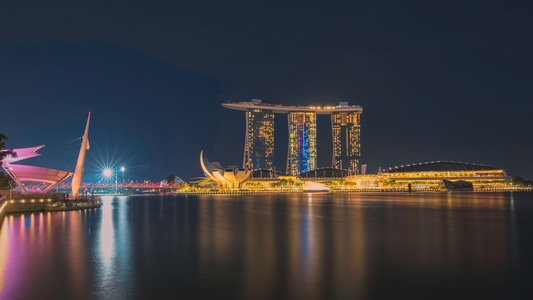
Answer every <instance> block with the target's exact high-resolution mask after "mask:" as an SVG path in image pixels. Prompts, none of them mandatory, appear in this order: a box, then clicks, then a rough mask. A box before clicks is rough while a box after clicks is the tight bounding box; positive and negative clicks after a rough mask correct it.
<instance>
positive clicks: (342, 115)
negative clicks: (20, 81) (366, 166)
mask: <svg viewBox="0 0 533 300" xmlns="http://www.w3.org/2000/svg"><path fill="white" fill-rule="evenodd" d="M339 106H340V107H348V102H341V103H340V104H339ZM331 132H332V136H333V167H334V168H337V169H345V170H350V171H355V172H356V173H364V172H360V171H361V170H359V169H360V168H359V159H360V157H361V112H360V111H343V112H336V113H333V114H331Z"/></svg>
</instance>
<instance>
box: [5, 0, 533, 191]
mask: <svg viewBox="0 0 533 300" xmlns="http://www.w3.org/2000/svg"><path fill="white" fill-rule="evenodd" d="M187 2H190V3H179V2H178V1H83V2H81V1H14V0H13V1H7V0H0V101H1V103H2V114H1V115H0V133H4V134H5V135H7V136H8V137H9V140H7V141H6V147H7V148H24V147H31V146H37V145H41V144H45V145H46V147H44V148H43V149H41V150H40V151H39V153H41V154H42V156H41V157H37V158H33V159H31V160H26V161H24V162H21V163H24V164H32V165H38V166H42V167H48V168H55V169H62V170H70V171H73V169H74V166H75V163H76V158H77V155H78V151H79V145H80V143H81V141H80V140H79V139H78V138H79V137H81V135H82V134H83V130H84V127H85V122H86V119H87V113H88V112H89V111H90V112H91V113H92V115H91V125H90V132H89V141H90V144H91V150H90V151H89V152H88V157H87V161H86V169H85V175H84V180H86V179H87V180H91V181H92V180H96V179H97V177H98V175H97V174H98V172H99V170H100V169H101V168H102V167H103V166H104V165H110V166H112V167H115V168H118V167H120V166H122V165H123V166H125V168H126V171H125V173H126V178H129V179H133V180H144V179H149V180H152V181H159V180H161V179H164V178H166V177H167V176H168V175H171V174H173V175H177V176H179V177H181V178H182V179H184V180H186V181H187V180H191V179H192V178H194V177H198V176H202V175H203V174H202V171H201V168H200V164H199V154H200V151H201V150H202V149H203V150H204V151H205V153H206V156H207V158H208V159H209V160H211V161H218V162H220V163H221V164H222V165H224V166H227V165H239V166H240V165H241V164H242V155H243V143H244V130H245V124H244V113H243V112H239V111H233V110H229V109H226V108H223V107H222V106H221V103H224V102H227V101H232V102H238V101H250V100H251V99H253V98H259V99H262V100H263V102H267V103H276V104H283V105H336V104H338V102H340V101H348V102H349V104H358V105H361V106H362V107H363V110H364V111H363V114H362V126H361V130H362V139H361V144H362V159H361V162H362V163H363V164H367V165H368V167H367V173H375V172H377V170H378V168H379V167H382V168H388V167H394V166H400V165H405V164H412V163H419V162H426V161H437V160H451V161H460V162H469V163H478V164H486V165H491V166H493V167H497V168H503V169H505V170H507V172H508V174H509V175H511V176H520V177H523V178H525V179H533V156H532V153H533V151H532V150H533V139H532V138H531V136H530V134H531V132H532V129H533V125H532V124H533V123H532V121H531V120H532V111H533V110H532V109H533V104H532V102H533V101H532V96H533V92H532V90H531V89H532V87H533V75H532V69H533V38H532V33H533V18H532V17H531V16H532V15H533V1H464V0H463V1H454V0H452V1H345V2H344V1H328V2H327V3H326V1H323V3H312V2H309V1H305V2H292V1H291V2H287V1H281V2H272V1H268V2H265V3H263V4H259V3H254V1H242V2H233V1H231V2H228V1H187ZM318 127H319V130H318V141H319V148H318V157H319V158H318V166H319V167H326V166H330V165H331V144H332V142H331V133H330V121H329V119H328V117H327V116H319V118H318ZM286 139H287V119H286V115H276V153H275V154H276V168H277V169H278V170H285V164H286V155H287V141H286Z"/></svg>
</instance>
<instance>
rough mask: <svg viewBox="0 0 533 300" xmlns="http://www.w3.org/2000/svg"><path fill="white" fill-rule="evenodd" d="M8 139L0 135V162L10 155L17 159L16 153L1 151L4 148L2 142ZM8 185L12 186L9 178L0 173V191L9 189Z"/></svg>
mask: <svg viewBox="0 0 533 300" xmlns="http://www.w3.org/2000/svg"><path fill="white" fill-rule="evenodd" d="M7 139H8V138H7V136H6V135H5V134H3V133H0V162H1V161H2V160H3V159H4V158H5V157H6V156H8V155H11V156H13V157H17V153H15V151H13V150H3V149H4V147H5V143H4V141H6V140H7ZM10 184H12V180H11V178H10V177H9V176H7V175H6V174H4V173H3V172H0V189H1V190H7V189H9V188H10Z"/></svg>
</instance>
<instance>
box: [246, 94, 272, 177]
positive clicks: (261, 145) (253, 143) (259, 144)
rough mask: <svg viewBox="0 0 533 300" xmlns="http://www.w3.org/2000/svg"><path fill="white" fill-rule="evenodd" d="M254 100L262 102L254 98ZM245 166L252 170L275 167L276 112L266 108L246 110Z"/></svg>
mask: <svg viewBox="0 0 533 300" xmlns="http://www.w3.org/2000/svg"><path fill="white" fill-rule="evenodd" d="M252 102H255V103H260V102H261V100H259V99H254V100H252ZM242 164H243V166H244V167H245V168H248V169H250V170H256V169H273V168H274V113H273V112H272V111H270V110H264V109H249V110H247V111H246V137H245V141H244V157H243V162H242Z"/></svg>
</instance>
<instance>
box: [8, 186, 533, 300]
mask: <svg viewBox="0 0 533 300" xmlns="http://www.w3.org/2000/svg"><path fill="white" fill-rule="evenodd" d="M532 232H533V194H532V193H525V192H522V193H477V192H465V193H455V192H453V193H413V194H408V193H398V194H392V193H380V194H369V193H368V194H367V193H358V194H288V195H279V194H278V195H156V196H119V197H111V196H107V197H103V206H102V207H101V208H100V209H93V210H87V211H68V212H43V213H32V214H17V215H10V216H8V217H7V218H6V219H5V220H4V223H3V225H2V228H1V231H0V299H156V298H157V299H528V298H531V299H533V292H531V283H533V275H532V274H533V270H532V267H533V259H532V258H531V257H532V253H533V236H532Z"/></svg>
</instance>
